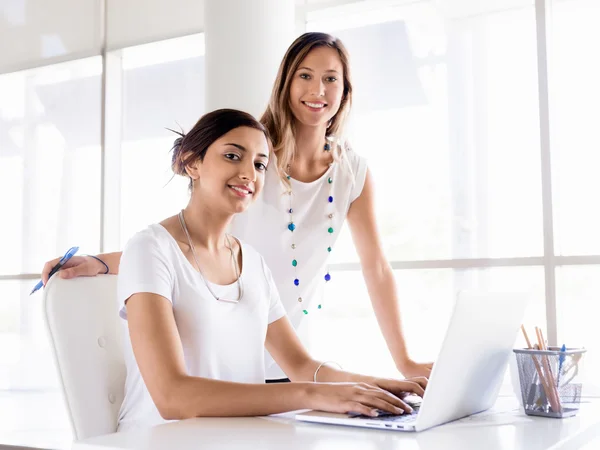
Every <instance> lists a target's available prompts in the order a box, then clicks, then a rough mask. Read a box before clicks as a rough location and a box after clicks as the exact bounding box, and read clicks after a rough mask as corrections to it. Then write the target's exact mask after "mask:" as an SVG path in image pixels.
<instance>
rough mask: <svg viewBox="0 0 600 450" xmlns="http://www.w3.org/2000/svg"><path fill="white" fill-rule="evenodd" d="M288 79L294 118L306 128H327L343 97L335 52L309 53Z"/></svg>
mask: <svg viewBox="0 0 600 450" xmlns="http://www.w3.org/2000/svg"><path fill="white" fill-rule="evenodd" d="M292 76H293V78H292V82H291V84H290V97H289V105H290V109H291V110H292V114H293V115H294V118H295V119H296V120H297V121H298V122H300V123H301V124H303V125H306V126H320V125H324V126H327V123H328V122H329V121H330V120H331V119H332V118H333V117H334V116H335V115H336V113H337V112H338V110H339V108H340V103H341V101H342V96H343V94H344V69H343V65H342V61H341V59H340V56H339V54H338V52H337V50H335V49H333V48H330V47H317V48H315V49H313V50H311V51H310V52H309V53H308V54H307V55H306V57H305V58H304V59H303V60H302V62H301V63H300V65H299V66H298V69H297V70H296V72H295V73H294V74H293V75H292Z"/></svg>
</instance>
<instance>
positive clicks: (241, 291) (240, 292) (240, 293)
mask: <svg viewBox="0 0 600 450" xmlns="http://www.w3.org/2000/svg"><path fill="white" fill-rule="evenodd" d="M179 223H180V224H181V228H183V231H184V232H185V235H186V237H187V240H188V244H189V245H190V249H191V250H192V256H193V257H194V261H195V262H196V268H197V269H198V274H200V278H201V279H202V281H203V282H204V284H205V285H206V288H207V289H208V292H210V293H211V295H212V296H213V297H214V298H215V299H216V300H217V301H219V302H227V303H239V301H240V299H241V298H242V296H243V295H244V285H243V284H242V279H241V277H240V270H239V268H238V264H237V261H236V260H235V256H234V254H233V248H232V247H231V241H230V240H229V236H228V235H227V234H225V240H226V241H227V248H229V251H230V252H231V261H232V262H233V267H235V276H236V278H237V285H238V298H237V300H229V299H226V298H222V297H219V296H217V295H215V293H214V292H213V291H212V289H211V288H210V286H209V284H208V283H207V282H206V279H205V278H204V276H203V275H202V271H201V270H200V264H199V263H198V257H197V256H196V249H195V248H194V244H192V239H191V238H190V233H189V232H188V229H187V226H186V225H185V220H184V219H183V210H181V211H180V212H179Z"/></svg>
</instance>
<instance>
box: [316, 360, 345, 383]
mask: <svg viewBox="0 0 600 450" xmlns="http://www.w3.org/2000/svg"><path fill="white" fill-rule="evenodd" d="M325 364H335V365H336V366H338V367H339V368H340V370H343V369H342V366H340V365H339V364H338V363H336V362H335V361H325V362H322V363H321V364H319V367H317V370H315V375H314V376H313V381H314V382H315V383H316V382H317V374H318V373H319V370H320V369H321V367H323V366H324V365H325Z"/></svg>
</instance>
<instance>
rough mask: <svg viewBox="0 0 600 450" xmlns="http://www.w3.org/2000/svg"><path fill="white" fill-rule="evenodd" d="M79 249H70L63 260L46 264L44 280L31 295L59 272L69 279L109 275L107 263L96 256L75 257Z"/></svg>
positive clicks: (43, 274) (54, 260)
mask: <svg viewBox="0 0 600 450" xmlns="http://www.w3.org/2000/svg"><path fill="white" fill-rule="evenodd" d="M78 249H79V248H78V247H73V248H71V249H69V250H68V251H67V253H66V254H65V256H63V257H62V258H56V259H53V260H52V261H48V262H47V263H46V264H44V268H43V269H42V280H41V281H40V282H39V283H38V284H37V285H36V286H35V287H34V289H33V291H31V293H32V294H33V293H34V292H35V291H37V290H38V289H40V288H41V287H42V286H45V285H46V283H48V280H49V279H50V277H51V276H52V275H54V274H55V273H57V272H58V271H59V270H60V272H59V276H60V277H61V278H67V279H68V278H74V277H78V276H82V275H83V276H85V275H87V276H93V275H98V274H100V273H103V274H107V273H108V266H107V265H106V263H105V262H104V261H102V260H101V259H99V258H97V257H96V256H92V255H83V256H74V255H75V253H76V252H77V250H78ZM30 295H31V294H30Z"/></svg>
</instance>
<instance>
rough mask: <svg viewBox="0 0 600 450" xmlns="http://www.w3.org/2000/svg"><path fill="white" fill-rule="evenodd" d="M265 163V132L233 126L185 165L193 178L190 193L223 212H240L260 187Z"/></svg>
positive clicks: (266, 149)
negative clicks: (195, 158)
mask: <svg viewBox="0 0 600 450" xmlns="http://www.w3.org/2000/svg"><path fill="white" fill-rule="evenodd" d="M268 163H269V146H268V143H267V138H266V137H265V134H264V133H263V132H262V131H260V130H257V129H254V128H250V127H244V126H242V127H238V128H234V129H233V130H231V131H229V132H228V133H225V134H224V135H223V136H221V137H220V138H219V139H217V140H216V141H214V142H213V143H212V144H211V145H210V146H209V147H208V149H207V151H206V154H205V155H204V159H203V160H202V161H199V160H198V161H196V162H194V163H192V164H190V165H189V167H188V169H187V171H188V174H189V175H190V176H191V177H192V178H193V179H194V180H195V181H194V188H193V192H192V195H193V196H196V195H197V196H199V197H200V198H202V199H203V200H204V201H208V202H210V203H211V204H212V205H213V206H214V208H216V209H219V210H222V211H223V212H224V213H226V214H235V213H239V212H243V211H245V210H246V208H248V206H250V204H251V203H252V202H253V201H254V199H255V198H256V196H257V195H258V194H259V193H260V191H261V190H262V187H263V185H264V180H265V171H266V169H267V165H268Z"/></svg>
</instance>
